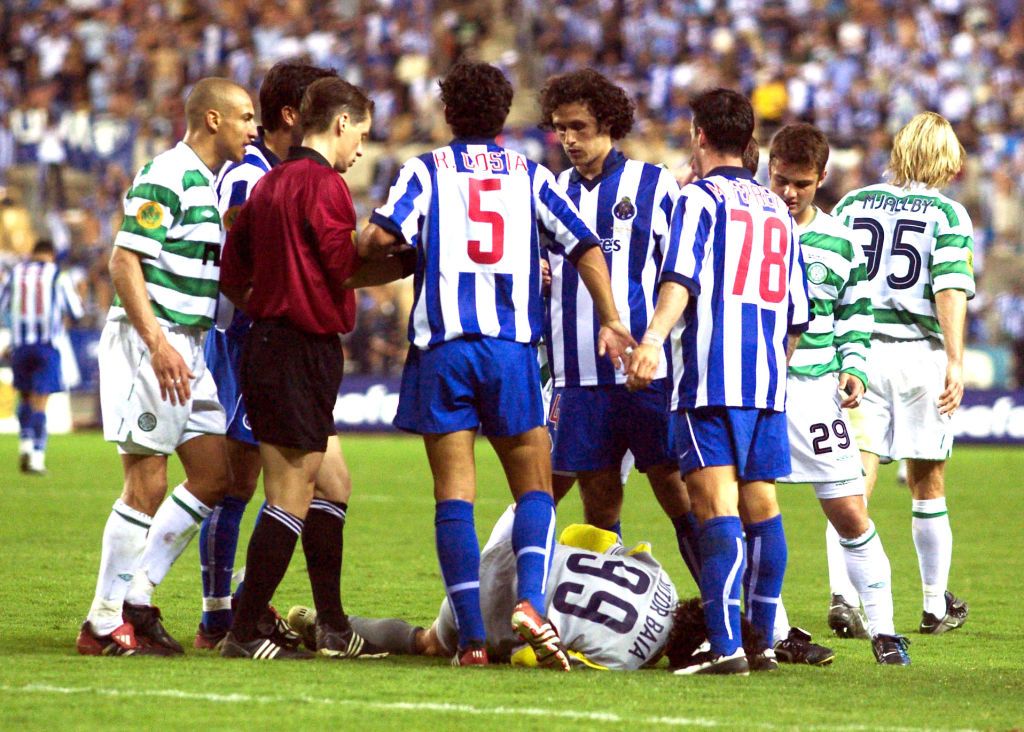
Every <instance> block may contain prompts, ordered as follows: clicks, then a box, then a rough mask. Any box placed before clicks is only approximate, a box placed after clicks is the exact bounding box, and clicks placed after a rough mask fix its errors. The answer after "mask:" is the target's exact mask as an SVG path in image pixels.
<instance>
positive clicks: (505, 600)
mask: <svg viewBox="0 0 1024 732" xmlns="http://www.w3.org/2000/svg"><path fill="white" fill-rule="evenodd" d="M513 515H514V514H513V510H512V507H511V506H510V507H509V509H508V510H507V511H506V512H505V513H504V515H502V517H501V518H500V519H499V520H498V523H497V524H496V525H495V527H494V530H493V531H492V532H491V537H490V539H488V541H487V544H486V546H485V547H484V549H483V552H482V553H481V557H480V602H481V606H482V608H481V609H482V610H483V616H484V623H485V627H486V630H487V654H488V657H489V658H490V660H491V661H492V662H493V661H499V662H508V661H511V663H512V664H513V665H522V666H534V665H536V658H535V657H534V656H533V651H532V649H531V648H530V647H529V646H528V645H525V644H524V643H523V642H522V640H520V639H519V637H518V636H517V635H516V633H515V631H514V630H513V629H512V626H511V625H510V624H509V622H508V618H509V616H510V615H511V613H512V608H513V606H514V605H515V603H516V592H515V577H516V568H515V555H514V553H513V551H512V540H511V528H512V519H513ZM547 587H548V592H547V598H548V599H547V602H548V606H547V607H546V608H545V612H546V614H547V616H548V618H549V619H550V620H551V622H552V623H554V624H555V626H556V627H557V628H558V630H559V634H560V636H561V638H562V641H563V642H564V643H565V646H566V648H567V649H568V651H569V656H570V658H571V659H572V661H573V664H574V665H576V666H581V665H582V666H588V667H591V668H597V669H605V670H626V671H632V670H635V669H639V668H643V667H645V666H650V665H653V664H654V663H655V662H657V661H658V659H660V658H661V656H662V655H667V656H668V659H669V666H670V667H672V668H679V667H682V666H686V665H687V663H688V658H689V656H690V655H691V654H692V653H693V652H694V651H695V650H696V649H697V647H698V646H699V645H700V644H701V643H702V642H703V641H704V640H705V635H704V617H703V614H702V611H701V609H700V601H699V600H689V601H687V602H682V603H680V602H679V601H678V597H677V595H676V588H675V586H674V585H673V584H672V580H671V579H669V577H668V575H667V574H666V573H665V571H664V569H662V567H661V565H660V564H658V562H657V561H656V560H655V559H654V557H653V556H651V553H650V545H648V544H646V543H642V544H638V545H637V546H635V547H633V548H632V549H626V548H625V547H623V546H622V544H621V543H620V541H619V538H618V536H617V535H616V534H614V533H613V532H610V531H604V530H602V529H598V528H596V527H593V526H588V525H583V524H573V525H571V526H569V527H567V528H566V529H565V530H564V531H563V532H562V535H561V537H560V538H559V543H558V544H556V545H555V548H554V551H553V552H552V555H551V569H550V573H549V575H548V583H547ZM315 617H316V615H315V611H313V610H312V609H310V608H307V607H301V606H300V607H293V608H292V609H291V611H290V612H289V613H288V621H289V623H291V624H292V628H293V629H294V630H295V631H296V632H297V633H299V634H300V635H302V636H303V638H304V639H305V638H307V636H310V635H312V633H311V632H310V631H311V630H312V628H313V625H314V621H315ZM350 620H351V622H352V627H353V628H355V629H356V630H357V632H358V633H359V634H360V635H362V636H363V637H364V638H366V639H367V640H368V641H370V642H371V643H374V644H375V645H379V646H382V647H384V648H387V649H388V651H390V652H391V653H397V654H408V655H425V656H444V657H447V658H451V657H452V656H453V655H454V654H455V649H456V646H457V642H458V634H457V632H456V628H455V618H454V615H453V614H452V611H451V608H450V607H449V604H448V600H447V598H445V600H444V601H443V602H442V603H441V610H440V612H439V613H438V616H437V619H436V620H434V623H433V624H432V625H431V626H430V628H429V629H424V628H418V627H414V626H412V625H410V624H408V623H406V622H405V621H404V620H398V619H395V618H383V619H377V618H361V617H355V616H353V617H351V618H350ZM673 631H674V632H673ZM745 633H746V631H745ZM744 637H746V635H745V636H744ZM307 642H313V639H312V638H310V640H309V641H307Z"/></svg>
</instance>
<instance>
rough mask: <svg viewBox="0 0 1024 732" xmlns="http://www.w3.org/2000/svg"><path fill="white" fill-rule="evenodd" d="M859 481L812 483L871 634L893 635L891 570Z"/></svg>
mask: <svg viewBox="0 0 1024 732" xmlns="http://www.w3.org/2000/svg"><path fill="white" fill-rule="evenodd" d="M858 483H859V481H843V482H840V483H831V484H828V483H823V484H816V485H815V492H816V493H817V495H818V498H819V500H820V502H821V508H822V510H823V511H824V512H825V516H826V517H827V518H828V520H829V524H830V525H832V526H833V527H835V530H836V532H837V533H838V535H839V541H840V544H841V545H842V548H843V554H844V556H845V559H846V569H847V573H848V574H849V576H850V578H851V580H852V582H853V585H854V588H855V589H856V591H857V595H858V597H859V598H860V601H861V602H862V603H863V605H864V613H865V615H866V616H867V631H868V634H869V635H870V636H876V635H878V634H880V633H881V634H885V635H895V634H896V628H895V626H894V625H893V604H892V571H891V569H890V566H889V558H888V557H887V556H886V554H885V549H884V548H883V546H882V539H881V537H879V536H878V532H877V531H876V530H875V524H874V522H873V521H872V520H871V518H870V517H869V515H868V510H867V506H866V505H865V504H864V499H863V494H862V493H861V491H862V490H863V487H862V486H860V485H858Z"/></svg>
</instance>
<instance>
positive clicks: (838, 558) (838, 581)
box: [825, 520, 859, 607]
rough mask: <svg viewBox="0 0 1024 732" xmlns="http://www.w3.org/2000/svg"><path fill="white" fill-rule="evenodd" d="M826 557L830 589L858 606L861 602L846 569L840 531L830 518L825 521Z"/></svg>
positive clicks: (849, 603)
mask: <svg viewBox="0 0 1024 732" xmlns="http://www.w3.org/2000/svg"><path fill="white" fill-rule="evenodd" d="M825 558H826V559H827V560H828V585H829V591H830V592H831V593H832V594H833V595H839V596H840V597H842V598H843V599H844V600H845V601H846V603H847V604H848V605H853V606H854V607H856V606H857V605H858V604H859V601H858V599H857V589H856V588H855V587H854V586H853V583H852V582H851V581H850V575H849V574H848V573H847V571H846V552H845V551H844V550H843V545H842V544H840V543H839V532H838V531H836V528H835V527H834V526H833V525H832V522H831V521H828V520H826V521H825Z"/></svg>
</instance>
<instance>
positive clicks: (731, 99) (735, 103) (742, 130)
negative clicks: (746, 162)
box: [690, 88, 754, 156]
mask: <svg viewBox="0 0 1024 732" xmlns="http://www.w3.org/2000/svg"><path fill="white" fill-rule="evenodd" d="M690 109H692V110H693V125H694V127H699V128H700V129H702V130H704V135H705V137H707V139H708V143H709V144H710V145H711V147H713V148H714V149H715V150H717V151H718V152H720V153H726V154H731V155H737V156H742V155H743V151H744V150H746V148H747V143H748V142H750V137H751V136H752V135H753V134H754V109H753V107H751V106H750V100H749V99H747V98H746V97H745V96H743V95H742V94H740V93H739V92H736V91H733V90H732V89H721V88H719V89H712V90H711V91H706V92H704V93H703V94H701V95H700V96H698V97H697V98H696V99H694V100H693V101H692V102H690Z"/></svg>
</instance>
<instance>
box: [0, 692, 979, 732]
mask: <svg viewBox="0 0 1024 732" xmlns="http://www.w3.org/2000/svg"><path fill="white" fill-rule="evenodd" d="M0 692H11V693H17V694H53V695H69V694H90V695H95V696H106V697H118V698H131V697H141V698H148V697H157V698H163V699H181V700H183V701H202V702H214V703H234V704H274V705H284V704H290V703H295V702H301V703H303V704H320V705H323V706H339V707H355V708H360V709H373V710H379V711H394V712H437V713H439V714H473V715H477V716H481V717H491V716H520V717H521V716H523V715H526V716H531V717H544V718H548V719H550V718H557V719H567V720H572V721H579V722H603V723H606V724H616V725H627V724H628V725H630V726H641V725H643V726H671V727H734V726H736V723H735V722H732V721H727V720H720V719H708V718H706V717H660V716H659V717H651V716H645V717H634V716H632V715H630V716H623V715H620V714H617V713H616V712H577V711H573V710H570V709H542V708H539V707H474V706H471V705H469V704H447V703H441V702H373V701H358V700H355V699H331V698H327V697H313V696H306V695H305V694H300V695H297V696H262V695H251V694H244V693H238V692H235V693H231V694H216V693H211V692H199V691H184V690H181V689H139V690H132V689H99V688H95V687H89V686H51V685H49V684H25V685H24V686H12V685H9V684H2V685H0ZM743 726H744V727H747V728H749V729H762V730H790V729H793V725H784V724H772V723H770V722H748V721H744V722H743ZM800 728H801V729H803V730H831V731H833V732H835V731H839V732H869V731H872V732H975V731H974V730H971V729H955V730H954V729H948V728H941V727H879V726H878V725H874V724H871V725H862V724H846V725H843V724H827V725H803V724H801V725H800Z"/></svg>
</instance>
